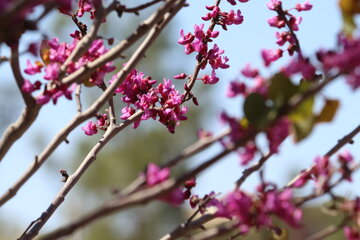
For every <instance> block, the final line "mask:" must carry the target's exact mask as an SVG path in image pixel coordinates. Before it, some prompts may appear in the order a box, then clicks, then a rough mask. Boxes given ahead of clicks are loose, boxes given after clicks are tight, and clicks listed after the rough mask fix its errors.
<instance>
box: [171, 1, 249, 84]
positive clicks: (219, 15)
mask: <svg viewBox="0 0 360 240" xmlns="http://www.w3.org/2000/svg"><path fill="white" fill-rule="evenodd" d="M206 8H207V9H208V10H209V11H210V12H209V13H207V14H206V16H204V17H202V19H203V20H204V21H210V20H212V22H213V23H215V24H217V25H220V26H222V28H223V29H224V30H227V26H228V25H238V24H241V23H242V22H243V20H244V17H243V16H242V15H241V11H240V10H238V11H237V12H235V11H234V10H230V12H224V11H221V10H220V8H219V7H218V6H215V5H214V6H206ZM180 36H181V38H180V39H179V40H178V43H179V44H181V45H184V47H185V53H186V54H191V53H193V52H197V53H198V54H197V55H196V59H197V60H198V62H199V63H200V66H201V69H205V68H206V66H207V65H208V64H209V65H210V66H211V68H212V72H211V75H204V76H203V77H202V78H201V80H202V81H203V83H205V84H215V83H217V82H218V81H219V78H218V77H217V76H216V72H215V70H216V69H219V68H221V69H226V68H228V67H229V65H228V64H227V62H228V61H229V59H228V58H227V57H225V56H223V53H224V50H222V49H220V48H219V47H218V45H217V44H214V46H213V47H212V48H211V49H209V46H208V43H210V42H212V41H213V39H214V38H217V37H218V36H219V31H215V30H213V27H209V28H208V29H207V30H206V31H205V30H204V24H200V25H196V24H195V25H194V33H190V32H189V33H187V34H185V33H184V30H183V29H181V30H180ZM185 77H186V76H184V78H185Z"/></svg>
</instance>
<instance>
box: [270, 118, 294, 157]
mask: <svg viewBox="0 0 360 240" xmlns="http://www.w3.org/2000/svg"><path fill="white" fill-rule="evenodd" d="M289 134H290V121H289V119H287V118H286V117H283V118H281V119H279V120H278V121H277V122H276V123H275V124H274V125H273V126H271V127H269V128H268V129H267V130H266V137H267V139H268V143H269V149H270V152H271V153H277V152H278V148H279V146H280V144H281V143H282V142H283V141H284V140H285V139H286V138H287V137H288V136H289Z"/></svg>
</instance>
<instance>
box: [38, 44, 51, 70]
mask: <svg viewBox="0 0 360 240" xmlns="http://www.w3.org/2000/svg"><path fill="white" fill-rule="evenodd" d="M40 57H41V59H42V60H43V62H44V64H45V65H48V64H49V63H50V46H49V44H48V40H46V39H44V40H42V41H41V44H40Z"/></svg>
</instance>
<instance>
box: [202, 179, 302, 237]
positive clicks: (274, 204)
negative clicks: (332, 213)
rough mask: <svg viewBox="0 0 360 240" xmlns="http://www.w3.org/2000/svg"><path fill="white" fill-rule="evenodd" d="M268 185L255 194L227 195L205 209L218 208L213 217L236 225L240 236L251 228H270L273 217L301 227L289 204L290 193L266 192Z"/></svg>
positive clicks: (297, 210) (296, 210)
mask: <svg viewBox="0 0 360 240" xmlns="http://www.w3.org/2000/svg"><path fill="white" fill-rule="evenodd" d="M268 186H270V185H268V184H266V185H265V186H260V187H258V193H257V194H255V195H251V194H248V193H246V192H244V191H242V190H236V191H234V192H232V193H229V194H228V195H227V196H225V198H224V199H223V200H218V199H216V198H214V199H212V200H211V201H210V202H209V204H208V206H215V207H216V208H217V212H216V215H217V216H218V217H225V218H229V219H234V220H236V221H237V223H238V225H239V228H240V231H241V232H242V234H246V233H248V232H249V230H250V228H251V227H256V228H259V227H264V226H267V227H272V226H273V224H272V217H271V216H272V215H275V216H277V217H279V218H280V219H282V220H283V221H284V222H286V223H287V224H289V225H290V226H292V227H300V226H301V220H302V211H301V209H300V208H297V207H296V206H295V204H294V203H293V201H292V198H293V196H292V190H291V189H284V190H282V191H281V190H277V189H276V188H274V186H272V189H267V188H268Z"/></svg>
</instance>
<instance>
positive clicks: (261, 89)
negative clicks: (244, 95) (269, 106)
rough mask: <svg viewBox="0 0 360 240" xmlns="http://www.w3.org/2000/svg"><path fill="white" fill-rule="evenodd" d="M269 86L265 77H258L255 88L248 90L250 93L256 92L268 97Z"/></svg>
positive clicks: (255, 79) (255, 80)
mask: <svg viewBox="0 0 360 240" xmlns="http://www.w3.org/2000/svg"><path fill="white" fill-rule="evenodd" d="M268 88H269V86H268V84H267V81H266V79H265V78H263V77H260V76H258V77H256V78H254V86H253V87H252V88H251V89H249V90H248V92H256V93H259V94H261V95H263V96H266V94H267V92H268Z"/></svg>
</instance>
